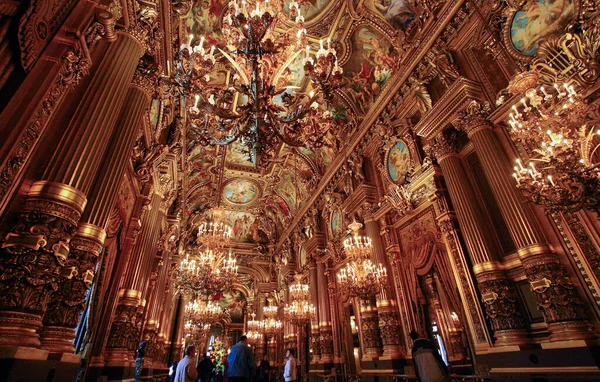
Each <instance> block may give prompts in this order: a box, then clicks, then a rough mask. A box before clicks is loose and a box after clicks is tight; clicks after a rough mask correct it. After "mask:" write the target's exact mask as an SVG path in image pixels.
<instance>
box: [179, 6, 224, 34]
mask: <svg viewBox="0 0 600 382" xmlns="http://www.w3.org/2000/svg"><path fill="white" fill-rule="evenodd" d="M226 5H227V1H226V0H200V1H195V2H194V3H193V5H192V8H191V9H190V11H189V12H188V14H187V15H186V17H185V22H184V31H185V36H189V35H190V34H193V35H194V36H195V37H194V42H196V41H198V40H199V39H200V36H204V37H205V39H206V41H207V42H206V44H215V45H216V44H217V42H218V41H219V38H220V33H221V32H220V23H221V17H222V16H223V12H224V10H225V8H226Z"/></svg>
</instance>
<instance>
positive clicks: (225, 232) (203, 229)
mask: <svg viewBox="0 0 600 382" xmlns="http://www.w3.org/2000/svg"><path fill="white" fill-rule="evenodd" d="M232 232H233V231H232V229H231V226H230V225H229V224H226V223H222V222H220V223H218V222H204V223H202V224H200V226H199V227H198V235H197V239H196V242H197V243H198V245H199V246H202V247H205V248H224V247H226V246H228V245H229V242H230V240H231V233H232Z"/></svg>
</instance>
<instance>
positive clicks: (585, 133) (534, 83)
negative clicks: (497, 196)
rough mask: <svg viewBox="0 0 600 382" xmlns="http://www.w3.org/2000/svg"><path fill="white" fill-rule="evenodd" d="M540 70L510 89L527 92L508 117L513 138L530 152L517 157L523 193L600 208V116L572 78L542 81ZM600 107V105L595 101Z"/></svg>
mask: <svg viewBox="0 0 600 382" xmlns="http://www.w3.org/2000/svg"><path fill="white" fill-rule="evenodd" d="M538 79H539V76H538V74H537V73H536V72H525V73H521V74H520V75H519V76H517V77H515V79H513V81H511V85H510V86H509V90H510V91H511V92H513V93H514V94H520V95H523V98H521V100H520V101H519V103H518V104H516V105H513V106H512V113H510V115H509V119H508V121H507V123H508V125H509V126H510V136H511V139H512V140H513V141H515V142H517V143H519V144H521V145H522V146H523V148H524V149H525V151H526V154H527V155H528V156H529V163H527V164H526V165H524V164H523V163H522V162H521V161H520V160H519V159H517V161H516V163H517V166H515V172H514V174H513V175H514V177H515V179H516V181H517V187H518V188H519V189H520V190H521V192H522V194H523V195H524V196H525V197H526V198H527V199H529V200H531V201H532V202H534V203H536V204H540V205H543V206H544V207H545V208H547V209H548V210H550V211H553V212H557V211H564V212H573V211H578V210H580V209H588V210H591V211H595V212H596V213H598V212H600V170H599V168H598V163H592V162H591V154H592V153H593V151H594V150H593V149H594V147H593V144H594V142H595V141H594V137H595V136H597V135H599V134H600V129H598V120H597V119H596V120H594V119H591V120H590V114H592V115H593V114H596V113H594V112H593V111H591V110H590V106H589V105H587V103H586V102H585V101H584V100H583V99H582V98H581V96H580V95H579V94H578V93H577V92H576V90H575V87H574V85H573V84H572V83H561V84H557V83H555V84H553V85H552V86H547V87H544V86H539V87H538ZM595 107H596V108H597V106H595ZM596 144H597V143H596Z"/></svg>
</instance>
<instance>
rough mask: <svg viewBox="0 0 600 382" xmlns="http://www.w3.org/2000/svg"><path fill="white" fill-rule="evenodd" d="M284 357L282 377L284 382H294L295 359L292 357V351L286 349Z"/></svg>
mask: <svg viewBox="0 0 600 382" xmlns="http://www.w3.org/2000/svg"><path fill="white" fill-rule="evenodd" d="M285 357H286V358H287V361H286V362H285V368H284V369H283V379H284V380H285V382H296V359H295V358H294V351H293V350H292V349H288V350H287V351H286V352H285Z"/></svg>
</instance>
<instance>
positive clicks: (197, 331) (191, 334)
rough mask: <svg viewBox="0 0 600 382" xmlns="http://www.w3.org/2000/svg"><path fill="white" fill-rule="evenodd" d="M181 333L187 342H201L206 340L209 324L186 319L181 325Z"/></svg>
mask: <svg viewBox="0 0 600 382" xmlns="http://www.w3.org/2000/svg"><path fill="white" fill-rule="evenodd" d="M183 328H184V329H183V334H184V336H185V339H186V342H187V343H193V344H202V343H204V342H206V340H207V338H208V333H209V332H210V328H211V324H201V325H198V324H197V323H195V322H193V321H192V320H187V321H186V323H185V324H184V327H183Z"/></svg>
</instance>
